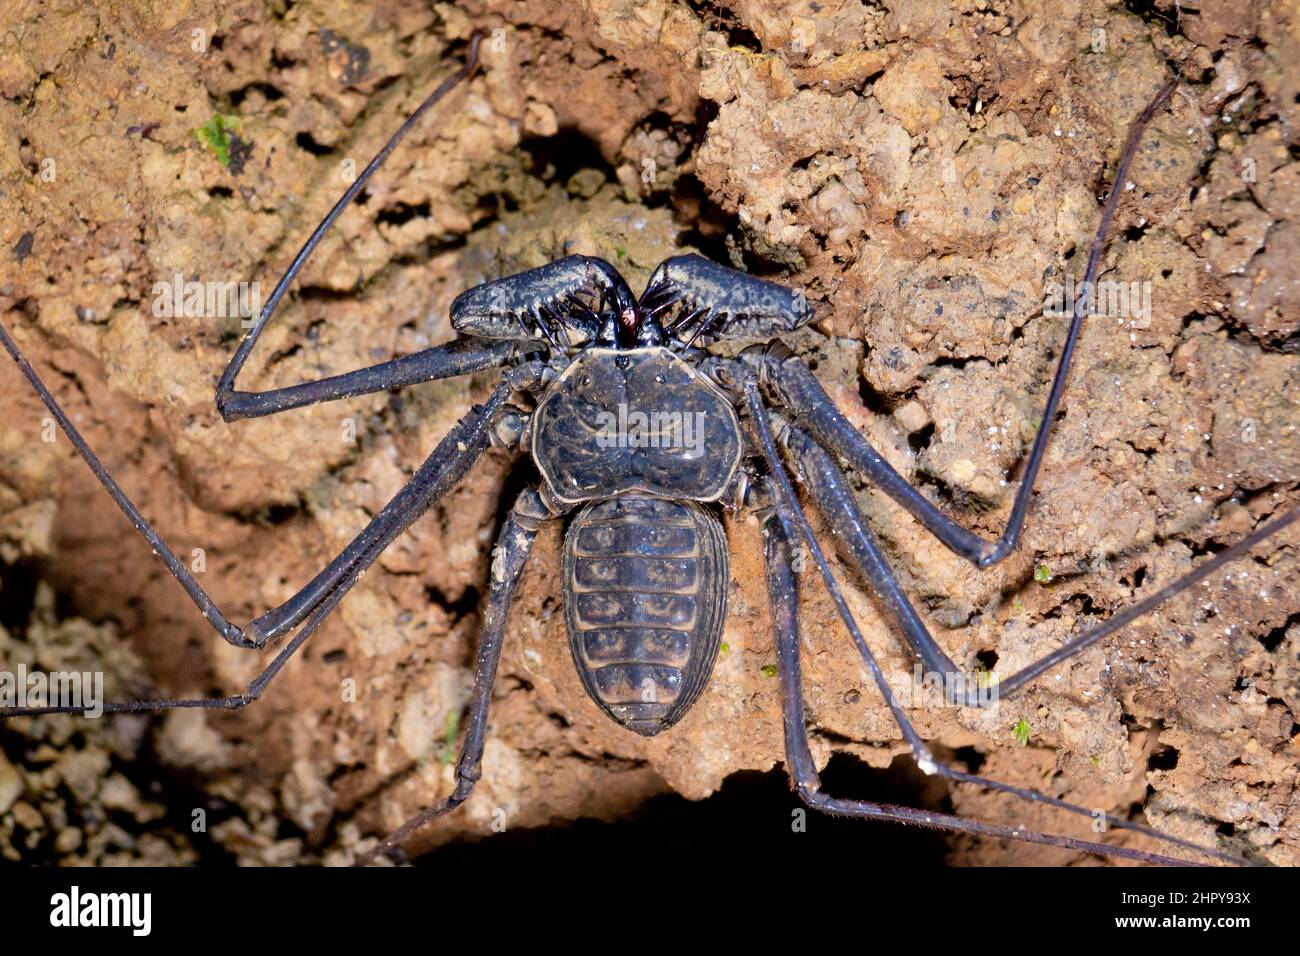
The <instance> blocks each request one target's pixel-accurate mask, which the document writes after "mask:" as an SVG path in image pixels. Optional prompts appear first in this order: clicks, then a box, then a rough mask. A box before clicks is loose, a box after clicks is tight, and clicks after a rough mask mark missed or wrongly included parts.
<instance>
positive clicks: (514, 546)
mask: <svg viewBox="0 0 1300 956" xmlns="http://www.w3.org/2000/svg"><path fill="white" fill-rule="evenodd" d="M550 517H552V515H551V512H550V511H548V510H547V508H546V506H545V505H544V504H543V503H542V499H541V496H540V495H539V494H538V493H537V492H536V490H534V489H531V488H530V489H528V490H526V491H524V492H523V494H521V495H520V496H519V499H518V500H517V501H516V502H515V505H514V508H513V509H512V510H511V512H510V517H509V518H507V519H506V523H505V525H504V526H503V527H502V528H501V534H500V536H499V537H498V538H497V545H496V548H495V549H494V550H493V552H492V581H491V587H490V589H489V591H488V599H487V609H486V611H485V612H484V614H483V629H482V631H481V633H480V635H479V644H478V656H477V657H476V659H475V663H474V690H473V691H472V693H471V694H470V702H469V720H468V722H467V724H466V730H465V742H464V743H463V744H461V750H460V757H459V759H458V760H457V761H456V789H455V790H453V791H452V793H451V795H450V796H448V797H446V798H445V799H443V800H441V801H439V802H438V803H437V804H435V805H434V806H432V807H429V808H428V809H426V810H424V811H422V812H421V813H419V814H417V815H416V816H414V817H412V818H411V819H410V820H408V821H407V822H406V823H404V824H402V826H400V827H398V829H397V830H395V831H394V832H393V833H391V834H389V835H388V836H387V837H385V838H384V839H383V841H382V842H381V843H380V844H379V846H378V847H376V848H375V849H374V850H372V851H371V852H369V853H367V854H366V855H365V856H363V857H362V858H361V859H359V860H358V861H357V865H358V866H364V865H365V864H367V863H369V862H371V861H372V860H373V859H374V858H375V857H376V856H377V855H378V854H380V853H383V852H386V851H388V850H390V849H393V848H396V847H397V846H399V845H400V844H401V843H402V842H403V841H404V840H406V839H407V838H408V837H410V836H411V835H412V834H413V833H415V832H416V831H417V830H419V829H420V828H421V827H423V826H424V825H425V824H426V823H428V822H429V821H430V820H432V819H433V818H434V817H439V816H442V815H443V814H444V813H450V812H451V811H452V810H454V809H456V807H458V806H460V805H461V804H462V803H464V802H465V800H466V799H467V798H468V797H469V795H470V792H471V791H472V790H473V789H474V784H475V783H477V782H478V779H479V777H480V776H481V771H480V764H481V763H482V760H483V745H484V741H485V739H486V737H487V717H488V704H489V702H490V701H491V699H492V685H493V684H494V683H495V682H496V674H497V663H498V662H499V661H500V660H501V645H502V643H503V641H504V640H505V633H506V622H507V621H508V619H509V617H510V605H511V604H512V603H513V602H514V597H515V591H516V590H517V589H518V586H519V579H520V577H521V576H522V574H523V570H524V565H525V564H526V563H527V561H528V554H529V551H530V550H531V549H532V546H533V538H535V537H536V535H537V529H538V527H540V526H541V523H542V522H543V521H545V520H546V519H547V518H550Z"/></svg>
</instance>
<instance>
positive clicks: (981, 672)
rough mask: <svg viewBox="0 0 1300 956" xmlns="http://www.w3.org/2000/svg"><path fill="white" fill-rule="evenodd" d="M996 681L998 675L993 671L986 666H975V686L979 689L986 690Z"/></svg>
mask: <svg viewBox="0 0 1300 956" xmlns="http://www.w3.org/2000/svg"><path fill="white" fill-rule="evenodd" d="M997 682H998V675H997V674H995V673H993V672H992V671H991V670H989V669H988V668H987V667H977V668H975V686H976V687H978V688H979V689H980V690H988V689H989V688H990V687H993V686H994V685H995V684H997Z"/></svg>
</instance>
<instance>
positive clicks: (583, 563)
mask: <svg viewBox="0 0 1300 956" xmlns="http://www.w3.org/2000/svg"><path fill="white" fill-rule="evenodd" d="M564 574H565V580H566V583H567V584H568V587H567V589H566V590H567V596H566V600H565V618H566V622H567V624H568V630H569V645H570V647H571V648H572V650H573V659H574V663H575V664H576V665H577V667H578V673H579V674H580V675H581V677H582V682H583V684H584V686H585V687H586V688H587V693H589V694H590V695H591V697H592V699H594V700H595V701H596V703H597V704H599V705H600V707H601V709H603V710H604V711H605V712H606V713H607V714H609V715H610V716H611V717H613V718H614V720H616V721H618V722H619V723H620V724H623V725H624V726H625V727H628V728H630V729H631V730H635V731H636V732H637V733H640V734H646V735H651V734H656V733H658V732H659V731H661V730H664V729H666V728H668V727H671V726H672V725H673V724H674V723H676V722H677V721H678V720H679V719H681V716H682V715H683V714H684V713H685V712H686V711H687V709H688V708H689V707H690V706H691V704H693V703H694V702H695V699H696V698H697V697H698V696H699V694H700V691H702V690H703V689H704V686H705V684H707V683H708V680H709V675H710V674H711V673H712V671H713V663H714V660H715V659H716V658H717V654H718V646H719V644H720V642H721V637H722V624H723V619H724V618H725V617H726V606H727V586H728V583H729V581H730V572H729V570H728V566H727V542H726V537H725V535H724V534H723V530H722V525H721V524H720V523H719V522H718V519H717V518H716V517H714V516H713V514H711V513H710V512H708V511H706V510H705V509H704V508H702V507H701V506H699V505H697V504H695V503H693V502H686V501H667V500H663V499H658V498H638V497H628V498H615V499H611V500H608V501H600V502H595V503H593V504H590V505H588V506H587V507H586V508H584V509H583V510H582V511H581V512H580V513H579V514H578V516H577V517H576V518H575V519H574V520H573V523H572V524H571V525H570V526H569V531H568V534H567V536H566V538H565V544H564Z"/></svg>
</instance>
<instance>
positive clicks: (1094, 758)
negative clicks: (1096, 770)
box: [1088, 754, 1101, 767]
mask: <svg viewBox="0 0 1300 956" xmlns="http://www.w3.org/2000/svg"><path fill="white" fill-rule="evenodd" d="M1088 760H1089V761H1091V763H1092V765H1093V766H1094V767H1100V766H1101V758H1100V757H1098V756H1097V755H1096V754H1093V755H1092V756H1091V757H1089V758H1088Z"/></svg>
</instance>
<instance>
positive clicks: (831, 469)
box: [745, 379, 1240, 862]
mask: <svg viewBox="0 0 1300 956" xmlns="http://www.w3.org/2000/svg"><path fill="white" fill-rule="evenodd" d="M745 398H746V401H747V404H748V405H749V411H750V416H751V420H752V421H753V423H754V428H755V432H756V433H757V435H758V438H759V444H760V447H761V449H762V453H763V457H764V458H765V459H766V461H767V464H768V469H769V474H770V476H771V484H772V488H773V491H774V492H775V494H774V495H773V498H774V503H775V507H776V515H777V517H778V518H779V519H780V523H781V526H782V529H783V532H784V533H785V535H786V537H787V539H793V538H795V537H796V536H797V537H800V538H802V539H803V541H804V542H805V543H806V544H807V546H808V548H809V551H810V552H811V554H812V556H813V560H814V561H815V562H816V564H817V566H818V569H819V570H820V572H821V575H822V578H823V580H824V581H825V583H826V586H827V589H828V590H829V591H830V593H831V597H832V599H833V600H834V602H835V605H836V608H837V610H838V612H839V614H840V617H841V619H842V620H843V622H844V625H845V627H846V628H848V630H849V633H850V634H851V635H852V637H853V640H854V642H855V643H856V644H857V646H858V650H859V653H860V654H861V655H862V658H863V661H864V663H865V664H866V665H867V668H868V670H869V671H870V673H871V675H872V677H873V679H874V680H875V682H876V685H877V687H879V688H880V690H881V694H882V696H883V697H884V698H885V701H886V703H887V704H888V706H889V707H890V710H891V712H892V713H893V716H894V720H895V723H897V725H898V727H899V729H900V730H901V731H902V734H903V737H904V739H905V740H906V741H907V743H908V745H909V746H910V747H911V748H912V752H913V754H914V755H915V758H916V761H917V764H918V766H920V767H921V769H922V770H923V771H925V772H926V773H935V774H938V775H940V776H944V777H947V778H949V779H952V780H958V781H961V782H965V783H974V784H978V785H981V786H985V787H989V788H992V789H995V790H1001V791H1003V792H1007V793H1013V794H1015V795H1017V796H1020V797H1022V798H1024V799H1027V800H1033V801H1036V802H1041V803H1046V804H1050V805H1052V806H1056V807H1058V808H1060V809H1063V810H1068V811H1070V812H1073V813H1079V814H1083V815H1088V816H1091V815H1092V811H1091V810H1088V809H1087V808H1084V807H1080V806H1077V805H1074V804H1070V803H1067V802H1065V801H1063V800H1059V799H1057V798H1055V797H1050V796H1047V795H1046V794H1043V793H1040V792H1038V791H1036V790H1030V789H1027V788H1020V787H1013V786H1011V785H1009V784H1004V783H1001V782H999V781H996V780H990V779H987V778H983V777H976V776H974V775H973V774H967V773H964V772H962V771H958V770H954V769H952V768H949V767H946V766H944V765H943V764H941V763H939V762H938V761H937V760H936V759H935V758H934V756H933V755H932V754H931V752H930V750H929V748H928V747H927V746H926V745H925V744H924V743H923V742H921V740H920V736H919V735H918V734H917V732H916V730H915V729H914V728H913V727H912V725H911V722H910V721H908V719H907V717H906V716H905V715H904V714H903V712H902V708H901V707H899V706H898V703H897V701H896V700H895V699H894V695H893V693H892V691H891V690H890V689H889V687H888V685H887V684H885V683H884V679H883V676H882V675H881V672H880V668H879V665H878V664H877V663H876V660H875V657H874V655H873V654H872V652H871V650H870V648H869V647H868V646H867V644H866V641H865V640H864V639H863V638H862V635H861V632H860V631H859V629H858V626H857V622H856V620H854V618H853V615H852V613H851V612H850V611H849V608H848V604H847V603H846V602H845V600H844V597H843V595H842V594H841V592H840V588H839V584H838V583H837V582H836V580H835V577H834V575H833V574H832V573H831V570H830V565H829V564H828V563H827V561H826V558H825V555H824V554H823V553H822V551H821V548H820V546H819V545H818V543H817V539H816V538H815V537H814V535H813V532H812V528H811V526H810V525H809V524H808V520H807V518H806V517H805V516H804V514H803V511H802V508H801V507H800V505H799V503H798V500H797V499H796V498H795V496H794V489H793V487H792V486H791V484H790V480H789V478H788V477H787V476H786V474H785V471H784V469H783V468H782V466H781V463H780V462H779V461H778V459H777V452H776V445H775V439H774V438H773V435H772V430H771V427H770V426H769V424H768V421H767V414H766V410H765V409H764V408H763V406H762V399H761V397H760V395H759V391H758V384H757V382H755V381H753V380H752V379H751V380H750V381H749V382H747V383H746V386H745ZM796 436H797V433H796ZM808 444H809V445H810V446H812V450H813V451H814V452H815V453H816V454H814V455H805V456H804V457H802V458H800V459H799V460H798V461H797V462H796V464H797V470H798V472H799V474H801V475H802V476H803V477H804V480H805V481H807V482H808V484H809V485H811V486H813V487H818V488H821V490H822V492H823V497H824V498H827V497H829V498H830V502H831V506H832V511H831V513H829V514H828V515H827V517H828V518H830V519H831V524H832V526H833V527H835V528H836V529H837V530H838V531H839V533H840V535H841V536H842V537H848V538H853V537H855V536H857V535H858V534H859V533H861V532H864V531H865V524H864V523H863V522H862V519H861V515H860V514H856V517H855V508H856V506H855V505H852V498H851V495H849V493H848V491H847V487H846V486H842V488H841V492H842V493H841V496H839V497H833V496H827V495H826V494H825V485H824V482H825V481H827V480H828V478H829V479H836V478H838V479H839V481H840V482H841V483H842V482H843V476H842V475H840V474H839V472H838V470H837V469H836V466H835V465H834V463H833V462H832V461H831V460H830V457H829V456H828V455H826V453H825V452H824V451H823V450H822V449H820V448H818V447H816V446H815V445H814V444H813V443H812V442H808ZM842 498H847V499H848V501H849V503H850V505H852V507H844V506H843V502H842ZM855 524H856V526H857V529H858V530H855V528H854V525H855ZM865 551H870V552H873V553H874V554H875V555H876V556H877V557H878V556H879V549H878V548H877V547H876V546H875V543H874V541H873V540H871V539H870V536H869V533H867V537H866V540H865V543H860V544H859V545H858V546H857V547H851V548H850V556H851V557H853V556H854V555H858V554H861V553H863V552H865ZM869 567H870V568H871V571H872V572H874V574H875V575H876V577H874V578H873V583H874V584H876V586H877V590H878V593H880V594H882V596H884V597H885V600H886V604H887V606H888V609H889V610H890V612H891V616H893V617H894V619H895V621H896V623H898V624H899V625H900V627H902V628H903V629H904V633H909V630H908V629H909V627H910V626H915V627H916V628H919V633H920V634H921V635H923V637H924V639H925V640H927V641H929V643H930V644H931V645H934V642H933V639H932V638H931V637H930V635H929V633H928V631H926V630H925V627H924V625H923V624H922V623H921V622H920V619H919V618H918V617H917V616H916V613H915V611H914V610H913V609H912V608H911V605H910V603H909V602H908V600H907V597H906V595H905V594H904V593H903V591H902V589H901V588H900V587H899V586H898V583H897V581H896V580H895V579H894V578H893V575H892V572H891V571H890V569H889V567H888V565H887V564H885V563H884V561H883V559H879V560H878V561H877V562H875V563H871V564H870V565H869ZM864 570H865V568H864ZM934 653H937V654H939V655H942V651H941V650H939V649H938V647H937V645H934ZM943 659H944V660H947V657H946V656H944V657H943ZM1062 659H1063V658H1062ZM942 673H944V675H945V680H944V682H943V683H944V686H945V687H950V686H953V685H954V684H955V682H954V681H952V680H949V679H946V678H947V675H949V674H951V673H953V672H952V671H943V672H942ZM968 686H976V685H974V682H972V683H971V684H970V685H968ZM971 696H973V697H974V699H975V700H976V701H978V702H979V703H989V702H990V701H993V700H997V699H998V698H999V695H998V694H996V693H995V694H983V693H979V692H975V693H974V694H972V695H971ZM963 703H967V704H971V701H970V700H969V699H968V700H965V701H963ZM1106 820H1107V822H1108V823H1109V824H1111V825H1113V826H1119V827H1124V828H1126V829H1130V830H1136V831H1139V832H1142V833H1145V834H1147V835H1149V836H1153V837H1156V838H1158V839H1161V840H1164V841H1166V842H1169V843H1172V844H1176V845H1179V846H1183V847H1186V848H1187V849H1192V850H1195V851H1196V852H1199V853H1205V854H1209V855H1212V856H1216V857H1219V858H1221V859H1224V860H1227V861H1230V862H1240V861H1239V860H1237V858H1235V857H1232V856H1230V855H1228V854H1224V853H1221V852H1219V851H1217V850H1213V849H1207V848H1203V847H1199V846H1196V845H1195V844H1191V843H1188V842H1186V841H1183V840H1179V839H1176V838H1173V837H1169V836H1166V835H1164V834H1161V833H1159V832H1158V831H1155V830H1152V829H1150V828H1149V827H1145V826H1142V825H1141V824H1135V823H1132V822H1131V821H1126V820H1121V819H1119V818H1116V817H1112V816H1110V815H1107V816H1106Z"/></svg>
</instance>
